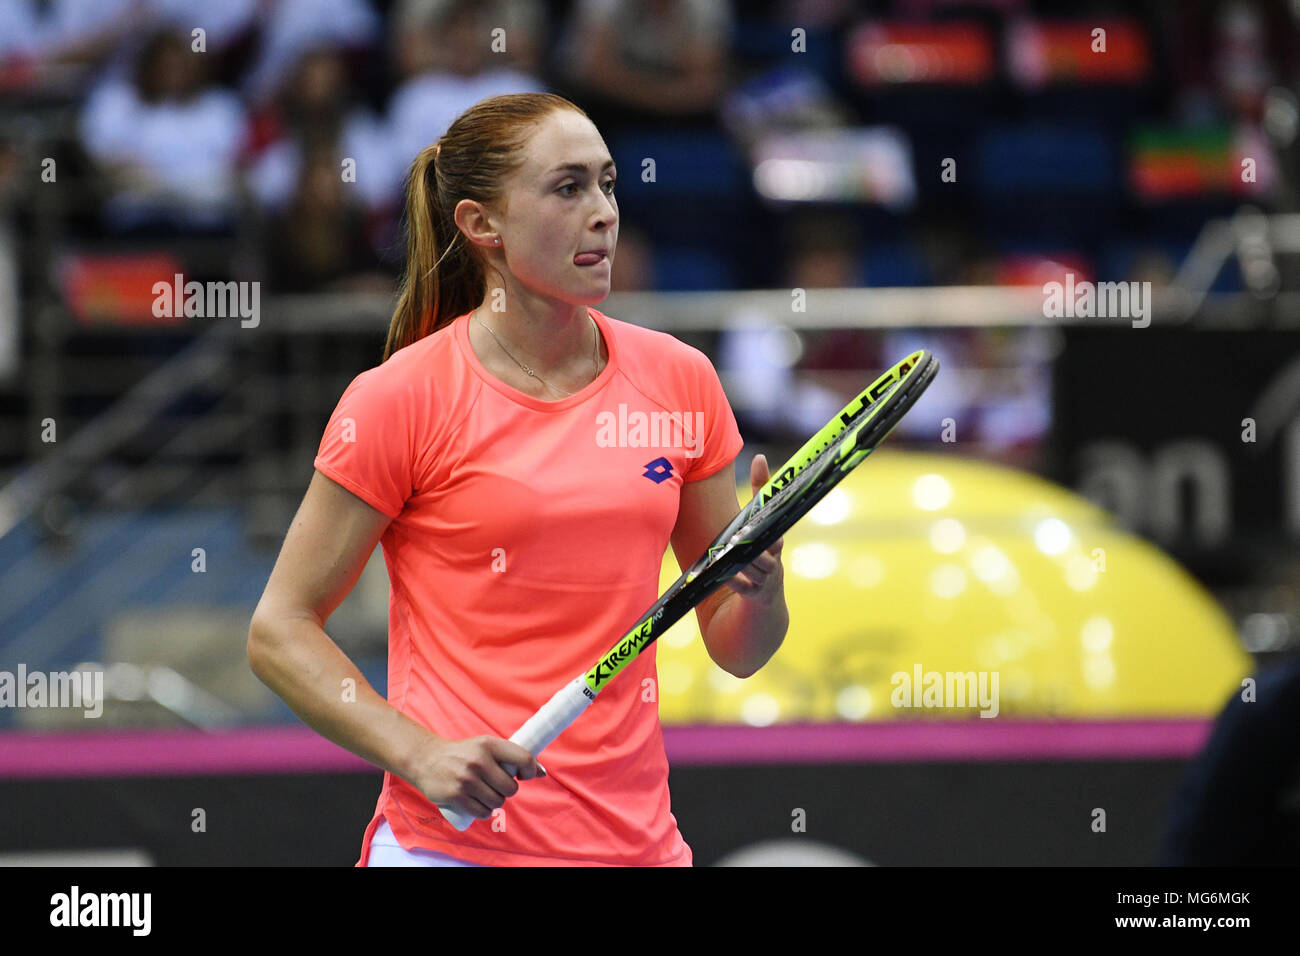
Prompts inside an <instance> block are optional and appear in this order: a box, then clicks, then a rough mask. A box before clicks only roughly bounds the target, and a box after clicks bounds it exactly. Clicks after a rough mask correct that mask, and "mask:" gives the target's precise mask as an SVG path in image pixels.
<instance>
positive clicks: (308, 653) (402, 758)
mask: <svg viewBox="0 0 1300 956" xmlns="http://www.w3.org/2000/svg"><path fill="white" fill-rule="evenodd" d="M248 660H249V664H250V666H251V667H252V669H253V673H255V674H256V675H257V676H258V678H259V679H260V680H261V681H262V683H264V684H266V685H267V686H268V687H269V688H270V689H271V690H273V691H274V692H275V693H276V694H277V695H279V697H280V698H281V699H282V700H283V701H284V702H285V703H286V704H287V705H288V706H289V709H290V710H292V711H293V712H294V713H295V714H297V715H298V717H299V718H301V719H302V721H303V723H305V724H307V726H309V727H311V728H312V729H313V730H315V731H316V732H317V733H319V734H320V735H321V736H323V737H326V738H328V739H329V740H332V741H334V743H336V744H338V745H339V746H340V747H343V748H345V749H347V750H350V751H352V752H353V753H355V754H357V755H358V756H360V757H363V758H364V759H366V760H368V761H370V762H371V763H373V764H375V765H376V766H379V767H382V768H383V769H384V770H387V771H389V772H390V773H394V774H397V775H398V776H399V777H402V778H403V779H405V780H410V779H411V775H412V771H413V768H414V761H415V757H416V754H417V753H418V752H419V750H420V748H421V747H422V746H427V745H428V743H429V740H430V738H431V737H433V736H434V735H433V734H432V732H431V731H430V730H428V729H427V728H425V727H423V726H421V725H420V724H418V723H416V722H415V721H414V720H412V719H411V718H409V717H407V716H406V715H405V714H403V713H401V712H400V711H399V710H397V708H395V707H393V706H392V705H391V704H389V703H388V701H386V700H384V698H383V697H381V696H380V695H379V694H378V693H377V692H376V691H375V689H374V688H373V687H371V686H370V682H369V681H367V680H366V679H365V677H364V675H362V673H361V671H360V670H359V669H358V668H357V666H356V665H355V664H353V663H352V661H351V660H350V659H349V658H348V656H347V655H346V654H344V653H343V651H342V650H341V649H340V648H339V646H338V645H337V644H335V643H334V641H333V640H331V639H330V637H329V635H328V634H326V633H325V631H324V629H323V628H321V626H320V625H319V624H318V623H317V622H316V621H315V620H314V619H312V618H310V617H287V616H286V617H274V618H270V619H266V618H259V617H257V616H256V615H255V616H254V618H253V622H252V625H251V626H250V628H249V632H248Z"/></svg>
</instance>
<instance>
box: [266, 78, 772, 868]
mask: <svg viewBox="0 0 1300 956" xmlns="http://www.w3.org/2000/svg"><path fill="white" fill-rule="evenodd" d="M615 176H616V172H615V169H614V164H613V161H612V160H611V159H610V156H609V152H608V150H607V149H606V147H605V144H604V141H603V140H602V138H601V136H600V134H599V133H598V132H597V130H596V128H595V126H594V125H592V123H591V121H590V120H589V119H588V118H587V116H586V114H585V113H583V112H582V111H581V110H580V109H578V108H577V107H576V106H574V105H573V104H572V103H570V102H569V101H568V100H565V99H563V98H561V97H558V96H553V95H550V94H541V93H538V94H532V93H530V94H510V95H505V96H497V97H492V98H490V99H487V100H484V101H482V102H480V103H479V104H477V105H476V106H474V107H473V108H472V109H470V110H468V111H467V112H466V113H464V114H463V115H462V116H461V117H459V118H458V119H457V120H456V122H455V123H453V124H452V126H451V127H450V128H449V129H448V131H447V133H446V134H445V135H444V136H443V137H442V138H441V139H440V140H439V141H438V143H436V144H434V145H432V146H429V147H427V148H425V149H424V150H422V151H421V152H420V154H419V155H418V156H417V157H416V160H415V163H414V165H413V166H412V169H411V175H410V182H409V186H408V190H407V202H406V207H407V208H406V215H407V224H408V231H409V241H408V254H407V268H406V278H405V280H404V283H403V287H402V290H401V297H400V299H399V301H398V305H397V309H396V312H395V314H394V316H393V320H392V324H391V326H390V328H389V333H388V342H387V346H386V348H385V350H384V361H383V363H382V364H380V365H378V366H376V367H375V368H372V369H369V370H368V371H365V372H363V373H361V374H360V375H358V376H357V377H356V378H355V379H354V380H353V381H352V383H351V384H350V385H349V386H348V388H347V389H346V390H345V391H344V393H343V396H342V397H341V398H340V400H339V404H338V407H337V408H336V409H335V412H334V415H333V416H332V417H331V419H330V422H329V424H328V425H327V426H326V429H325V433H324V435H323V436H322V439H321V445H320V450H319V454H318V455H317V458H316V461H315V465H316V470H317V474H316V475H315V476H314V477H313V479H312V482H311V484H310V486H309V487H308V489H307V493H306V496H305V498H304V499H303V503H302V505H301V507H300V508H299V511H298V514H297V515H296V517H295V518H294V521H293V524H292V526H291V527H290V529H289V532H288V534H287V536H286V538H285V542H284V546H283V548H282V549H281V552H280V556H279V559H278V560H277V562H276V565H275V568H274V570H273V571H272V573H271V578H270V581H269V582H268V584H267V587H266V591H265V593H264V594H263V596H262V599H261V601H260V602H259V604H258V607H257V610H256V612H255V613H254V615H253V619H252V623H251V626H250V629H249V641H248V654H249V661H250V663H251V665H252V667H253V670H254V671H255V672H256V673H257V675H258V676H259V677H260V678H261V679H262V680H263V681H264V682H266V683H267V684H268V685H269V686H270V687H271V688H272V689H273V690H274V691H275V692H276V693H278V694H279V695H280V696H281V697H282V698H283V699H284V700H285V701H286V702H287V703H288V704H289V706H290V707H292V708H293V710H294V712H295V713H297V714H298V715H299V716H300V717H301V718H302V719H303V720H304V721H305V722H307V723H308V724H309V725H310V726H312V727H313V728H315V729H316V730H317V731H318V732H320V733H321V734H323V735H324V736H326V737H328V738H329V739H331V740H333V741H335V742H336V743H338V744H340V745H342V746H344V747H346V748H348V749H349V750H351V751H353V752H355V753H357V754H359V755H360V756H362V757H364V758H366V759H367V760H370V761H371V762H373V763H375V764H376V765H378V766H380V767H382V768H383V769H384V770H385V771H386V773H385V776H384V784H383V789H382V791H381V793H380V796H379V801H378V804H377V805H376V808H375V815H374V817H373V818H372V820H371V822H370V826H369V827H368V828H367V830H366V834H365V837H364V840H363V845H362V851H361V859H360V860H359V865H384V864H389V863H392V864H410V865H439V864H452V865H454V864H459V863H468V864H487V865H644V866H688V865H690V863H691V851H690V847H689V846H687V844H686V843H685V841H684V840H683V839H682V836H681V834H680V832H678V829H677V823H676V820H675V819H674V818H673V815H672V813H671V809H670V804H669V794H668V763H667V760H666V758H665V755H664V748H663V739H662V734H661V731H660V726H659V716H658V705H657V699H658V695H657V693H656V692H655V688H656V678H655V656H654V653H653V650H654V648H653V647H652V648H651V649H650V650H649V651H647V652H646V653H644V654H642V655H641V657H640V658H639V659H638V660H637V661H636V662H635V663H634V664H633V665H631V666H629V668H628V672H627V673H625V674H622V675H620V677H619V679H618V680H617V681H615V682H614V683H612V684H611V685H610V687H609V688H608V689H607V690H606V691H605V692H604V693H602V694H601V697H600V700H599V701H598V702H597V703H596V704H595V705H594V706H593V707H592V708H591V710H589V711H588V712H587V713H585V714H584V715H583V716H582V717H581V718H580V719H579V720H578V721H576V722H575V723H574V724H573V726H571V727H570V728H568V730H566V731H565V732H564V733H563V734H561V735H560V737H559V738H558V739H557V740H556V741H555V742H554V743H553V744H551V746H550V747H549V748H547V751H546V768H545V770H544V771H543V770H542V769H541V767H540V765H539V764H538V762H537V760H536V759H535V758H534V756H533V755H532V754H529V753H528V752H527V751H525V750H523V749H522V748H521V747H519V746H517V745H515V744H512V743H510V742H509V741H508V740H506V739H503V738H505V737H507V736H508V735H509V734H511V733H513V732H514V730H515V729H517V728H518V726H519V725H520V724H522V723H523V722H524V720H526V719H527V718H528V717H529V716H531V715H532V713H533V712H534V711H535V710H536V709H537V707H538V706H540V705H541V704H542V703H543V702H545V701H546V700H547V699H549V697H550V696H551V694H553V693H554V692H555V690H556V689H557V688H559V687H560V686H561V685H562V684H564V683H566V682H567V681H568V680H569V679H571V678H572V675H573V674H574V673H577V672H580V671H582V670H585V669H586V668H587V666H588V665H589V664H590V662H591V660H593V659H594V658H596V657H597V656H599V655H600V654H601V653H602V652H603V651H605V650H607V649H608V647H609V645H610V643H611V642H612V641H613V640H614V639H616V638H617V637H618V636H619V635H620V634H622V633H623V632H624V631H625V630H626V629H627V627H629V626H630V624H631V623H633V622H635V620H636V617H637V615H638V614H639V613H640V612H642V611H643V610H644V609H645V608H647V607H649V606H650V605H651V604H652V603H653V602H654V600H655V598H656V597H657V591H658V583H659V570H660V565H661V562H662V559H663V554H664V551H665V550H666V548H667V547H668V546H669V544H671V546H672V548H673V551H674V553H675V554H676V556H677V559H678V562H679V563H680V564H681V565H683V566H687V565H689V564H690V563H691V562H692V561H693V560H694V559H695V558H696V557H697V556H698V555H699V554H700V553H702V552H703V550H704V548H705V547H706V546H707V545H708V543H709V542H710V541H711V540H712V539H713V537H714V536H715V535H716V534H717V533H718V531H720V530H721V529H722V527H723V526H724V525H725V524H726V523H727V522H728V521H729V520H730V519H731V518H732V516H733V515H734V514H735V513H736V511H737V510H738V508H739V502H738V501H737V497H736V489H735V479H734V476H733V468H732V467H730V466H731V465H732V463H733V462H734V459H735V457H736V454H737V453H738V452H739V450H740V448H741V445H742V442H741V439H740V434H739V431H738V429H737V427H736V422H735V418H734V416H733V415H732V413H731V409H730V407H729V405H728V404H727V400H726V397H725V396H724V394H723V392H722V388H721V385H720V383H719V381H718V377H717V374H716V372H715V371H714V369H713V366H712V364H711V363H710V362H709V360H708V358H707V357H706V356H705V355H704V354H703V353H701V352H700V351H698V350H697V349H694V348H691V347H690V346H687V345H685V344H684V343H682V342H680V341H679V340H677V339H676V338H674V337H672V336H670V335H667V334H664V333H661V332H655V331H652V330H649V329H645V328H642V327H640V326H637V325H633V324H630V323H627V322H622V321H619V320H617V319H613V318H610V317H609V316H606V315H604V314H603V313H601V312H599V311H597V310H596V309H595V308H593V306H594V305H595V304H596V303H599V302H601V301H602V300H603V299H604V298H605V297H606V296H607V295H608V294H609V288H610V269H611V266H612V261H613V257H614V250H615V246H616V243H617V239H618V205H617V203H616V201H615V199H614V179H615ZM767 478H768V467H767V462H766V460H765V459H764V458H763V456H761V455H760V456H756V457H755V459H754V463H753V465H752V467H751V473H750V482H751V485H752V486H753V487H755V488H757V487H758V486H759V485H761V484H762V483H763V482H765V481H766V480H767ZM376 543H381V544H382V546H383V553H384V559H385V562H386V564H387V568H388V575H389V581H390V584H391V598H390V604H389V662H388V698H387V700H385V699H384V698H383V697H381V696H380V695H379V694H378V693H376V692H375V691H374V689H373V688H371V687H370V685H369V684H368V683H367V681H366V680H365V678H364V677H363V676H362V675H361V673H360V671H359V670H358V669H357V668H356V667H355V666H354V665H353V664H352V662H351V661H350V660H348V658H347V657H346V655H344V654H343V652H342V651H341V650H339V648H338V646H337V645H336V644H335V643H334V642H333V641H332V640H331V639H330V637H329V636H328V635H327V634H326V632H325V623H326V621H327V620H328V618H329V615H330V614H331V613H332V612H333V610H334V609H335V608H336V607H337V606H338V605H339V604H340V603H341V602H342V600H343V598H344V597H345V596H346V595H347V593H348V592H349V591H350V590H351V588H352V586H353V585H354V584H355V582H356V580H357V577H358V576H359V575H360V573H361V569H362V567H363V566H364V565H365V563H366V560H367V559H368V558H369V556H370V554H371V552H372V551H373V550H374V547H375V545H376ZM779 555H780V543H778V544H777V545H775V546H773V548H771V549H770V550H769V551H768V552H766V553H764V554H763V555H761V556H760V557H759V558H758V559H757V560H755V561H754V562H753V563H752V564H751V565H750V566H749V567H748V568H746V569H745V571H744V572H743V573H741V574H739V575H737V576H736V577H735V578H733V579H732V581H731V582H730V583H729V587H727V588H722V589H720V590H718V591H717V592H715V593H714V595H713V596H712V597H710V598H709V599H708V600H707V601H705V602H703V603H702V604H701V605H700V606H699V608H698V609H697V617H698V620H699V624H700V633H701V634H702V635H703V637H704V641H705V645H706V647H707V648H708V652H709V654H710V656H711V657H712V658H713V660H714V661H716V662H717V663H718V665H719V666H721V667H722V668H724V669H725V670H727V671H728V672H730V673H732V674H734V675H736V676H738V677H747V676H749V675H751V674H753V673H754V672H755V671H757V670H758V669H759V668H760V667H762V666H763V664H765V663H766V662H767V661H768V659H769V658H771V656H772V655H773V654H774V653H775V652H776V650H777V648H778V647H779V646H780V644H781V641H782V639H783V637H784V635H785V631H786V627H787V625H788V621H789V618H788V613H787V610H786V605H785V595H784V587H783V573H782V567H781V562H780V557H779ZM503 763H509V764H514V765H515V766H516V767H517V768H518V779H517V780H516V779H514V778H512V777H511V776H510V775H509V774H507V773H506V771H505V770H504V769H503V768H502V767H501V764H503ZM521 782H522V783H521ZM438 805H443V806H449V807H455V808H456V809H458V810H460V811H462V812H464V813H467V814H469V815H471V816H473V817H475V818H476V822H475V823H474V824H472V825H471V826H470V827H469V829H467V830H466V831H464V832H463V833H462V832H458V831H457V830H455V829H454V828H453V827H451V826H450V825H449V824H447V823H446V822H445V821H444V819H443V817H442V815H441V814H440V813H439V812H438V809H437V806H438Z"/></svg>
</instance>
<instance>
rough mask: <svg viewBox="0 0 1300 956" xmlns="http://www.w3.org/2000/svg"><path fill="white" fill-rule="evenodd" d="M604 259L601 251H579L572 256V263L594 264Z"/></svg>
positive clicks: (580, 264) (581, 264)
mask: <svg viewBox="0 0 1300 956" xmlns="http://www.w3.org/2000/svg"><path fill="white" fill-rule="evenodd" d="M605 261H606V256H605V254H604V253H603V252H580V253H578V254H577V255H576V256H574V257H573V263H574V265H579V266H594V265H598V264H600V263H602V262H605Z"/></svg>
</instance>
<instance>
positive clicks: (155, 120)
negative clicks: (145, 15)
mask: <svg viewBox="0 0 1300 956" xmlns="http://www.w3.org/2000/svg"><path fill="white" fill-rule="evenodd" d="M202 68H203V60H202V55H201V54H194V53H191V52H190V49H189V44H188V39H187V38H184V37H182V36H179V35H176V34H173V33H157V34H155V35H154V36H152V37H151V38H150V39H149V41H148V42H147V43H146V45H145V47H144V49H143V50H142V51H141V53H140V56H139V58H138V60H137V62H136V64H135V69H134V73H133V76H132V77H131V78H130V80H129V81H122V80H111V81H108V82H106V83H104V84H103V85H101V86H100V88H99V89H97V90H95V92H94V93H92V94H91V96H90V99H89V100H88V102H87V103H86V105H85V108H84V109H83V111H82V115H81V142H82V146H83V148H84V149H85V151H86V153H87V154H88V155H89V156H90V157H91V158H92V159H94V160H95V162H96V163H97V164H98V165H99V166H100V167H101V169H102V170H103V172H104V173H105V174H106V176H107V177H108V179H109V183H110V187H109V188H110V194H111V195H110V198H109V200H108V203H107V206H106V209H105V219H106V223H107V225H108V226H109V227H110V228H111V229H113V230H114V231H126V230H132V229H136V228H146V227H159V228H163V229H168V228H171V229H180V230H199V231H207V230H214V229H222V228H225V227H228V226H229V225H231V224H232V222H233V219H234V215H235V210H236V158H237V156H238V154H239V148H240V144H241V141H242V139H243V135H244V122H245V119H244V110H243V107H242V106H241V105H240V103H239V100H238V99H237V98H236V97H235V96H234V95H233V94H231V93H228V92H226V91H225V90H222V89H219V88H215V87H211V86H207V85H205V83H204V80H203V77H202V74H201V70H202Z"/></svg>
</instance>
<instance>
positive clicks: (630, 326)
mask: <svg viewBox="0 0 1300 956" xmlns="http://www.w3.org/2000/svg"><path fill="white" fill-rule="evenodd" d="M600 314H601V315H602V316H604V317H605V320H606V321H607V322H609V324H610V326H611V327H612V328H613V330H614V334H615V335H617V336H618V344H619V346H620V350H621V351H622V352H623V358H625V359H629V360H633V361H635V360H637V359H642V360H646V361H649V362H651V363H654V362H659V363H662V362H663V361H665V360H670V361H673V362H674V363H686V364H689V365H698V364H699V362H700V361H701V360H703V361H705V362H708V356H706V355H705V354H704V353H703V352H701V351H700V350H699V349H697V348H696V347H695V346H693V345H688V344H687V343H686V342H683V341H682V340H681V339H679V338H677V336H675V335H672V334H671V333H669V332H663V331H660V330H659V329H652V328H647V327H646V326H644V325H637V324H636V323H634V322H630V321H625V320H622V319H616V318H614V317H613V316H610V315H606V314H605V313H604V312H601V313H600Z"/></svg>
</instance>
